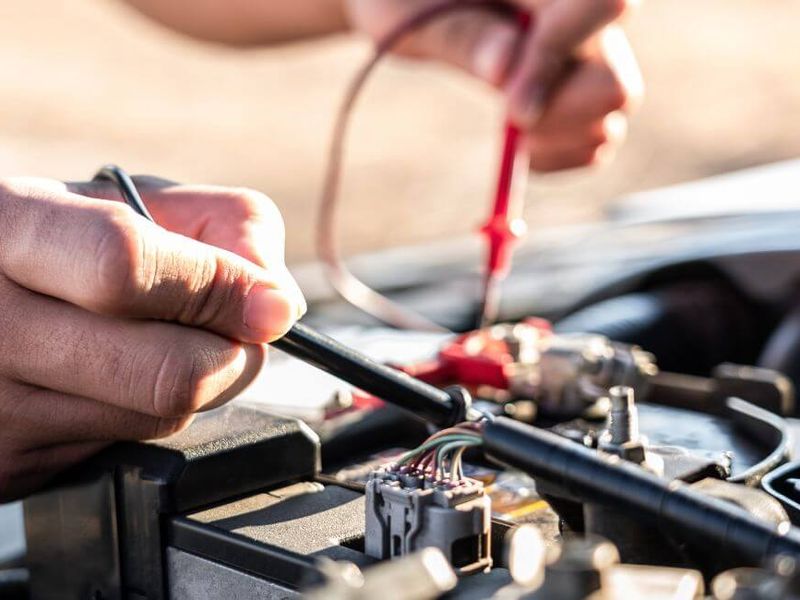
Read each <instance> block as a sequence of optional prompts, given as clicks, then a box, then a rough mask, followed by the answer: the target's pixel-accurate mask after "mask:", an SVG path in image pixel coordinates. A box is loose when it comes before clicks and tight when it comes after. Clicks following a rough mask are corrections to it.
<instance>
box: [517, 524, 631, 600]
mask: <svg viewBox="0 0 800 600" xmlns="http://www.w3.org/2000/svg"><path fill="white" fill-rule="evenodd" d="M617 563H619V553H618V552H617V549H616V548H615V547H614V544H612V543H610V542H607V541H605V540H602V539H597V538H590V537H583V538H577V537H567V538H566V539H565V540H564V541H563V542H562V543H561V544H557V545H555V546H551V547H550V548H549V549H548V556H547V558H546V560H545V568H544V582H543V583H542V585H541V587H539V588H538V589H537V590H536V591H535V592H533V593H532V594H530V595H527V596H525V598H526V599H530V600H545V599H547V598H563V600H583V599H584V598H588V597H590V596H592V594H594V593H595V592H597V591H599V590H600V589H601V588H602V587H603V575H604V574H605V573H606V572H607V571H608V569H609V568H610V567H611V566H612V565H615V564H617Z"/></svg>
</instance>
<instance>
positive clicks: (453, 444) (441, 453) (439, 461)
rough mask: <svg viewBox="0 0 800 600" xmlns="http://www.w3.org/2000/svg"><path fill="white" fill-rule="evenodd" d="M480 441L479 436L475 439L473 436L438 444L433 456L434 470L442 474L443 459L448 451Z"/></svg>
mask: <svg viewBox="0 0 800 600" xmlns="http://www.w3.org/2000/svg"><path fill="white" fill-rule="evenodd" d="M482 443H483V440H482V439H481V438H477V439H475V438H473V439H472V440H460V441H450V442H448V443H447V444H444V445H442V446H439V448H437V449H436V457H435V464H436V472H437V473H438V472H439V471H440V470H441V471H442V474H444V460H445V457H446V456H447V453H448V452H451V451H453V450H457V449H460V448H468V447H471V446H480V445H481V444H482Z"/></svg>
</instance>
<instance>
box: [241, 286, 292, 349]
mask: <svg viewBox="0 0 800 600" xmlns="http://www.w3.org/2000/svg"><path fill="white" fill-rule="evenodd" d="M300 310H301V309H300V307H299V306H298V305H297V301H296V300H295V299H294V298H293V297H292V295H291V294H289V293H287V292H284V291H283V290H276V289H273V288H269V287H266V286H263V285H256V286H254V287H253V289H252V290H250V293H249V294H248V295H247V299H246V300H245V307H244V324H245V325H246V326H247V327H249V328H250V329H252V330H253V331H256V332H258V333H259V334H261V335H264V336H265V337H267V338H269V339H270V340H271V339H275V338H278V337H280V336H282V335H283V334H284V333H286V332H287V331H289V328H290V327H291V326H292V325H293V324H294V322H295V321H296V320H297V318H298V315H299V314H301V313H300Z"/></svg>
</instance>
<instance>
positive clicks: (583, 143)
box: [525, 112, 628, 156]
mask: <svg viewBox="0 0 800 600" xmlns="http://www.w3.org/2000/svg"><path fill="white" fill-rule="evenodd" d="M627 130H628V120H627V118H626V116H625V115H624V114H623V113H620V112H613V113H610V114H608V115H605V116H604V117H602V118H599V119H595V120H593V121H588V122H574V121H567V122H561V123H560V124H559V127H558V128H555V127H553V128H552V129H547V130H540V129H539V128H534V130H533V131H531V132H529V133H528V135H527V136H526V138H525V145H526V148H527V151H528V152H529V153H530V154H531V155H534V156H535V155H538V154H542V153H544V154H547V153H553V152H559V151H562V150H570V149H573V148H584V147H589V146H603V145H606V144H614V145H616V144H620V143H621V142H622V141H623V140H624V139H625V136H626V134H627Z"/></svg>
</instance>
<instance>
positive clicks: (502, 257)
mask: <svg viewBox="0 0 800 600" xmlns="http://www.w3.org/2000/svg"><path fill="white" fill-rule="evenodd" d="M518 20H519V24H520V28H521V30H522V32H523V34H524V33H525V32H527V31H528V29H529V27H530V21H531V17H530V15H529V14H528V13H524V12H521V13H519V16H518ZM521 135H522V133H521V132H520V130H519V128H518V127H517V126H516V125H515V124H513V123H512V122H511V121H510V120H509V121H506V125H505V131H504V140H503V149H502V154H501V157H500V165H499V168H498V174H497V187H496V189H495V195H494V205H493V207H492V213H491V215H490V216H489V220H488V221H487V222H486V224H484V225H483V227H481V228H480V233H481V234H482V235H483V236H484V237H485V238H486V243H487V252H486V262H485V269H484V280H483V298H482V302H481V309H480V313H479V323H478V327H479V328H480V327H485V326H487V325H491V324H492V323H493V322H494V321H495V319H496V318H497V313H498V310H499V304H500V284H501V283H502V281H503V280H504V279H505V278H506V276H507V275H508V272H509V270H510V269H511V257H512V253H513V246H514V243H515V242H516V241H517V239H519V238H520V237H522V236H523V235H524V233H525V231H526V229H527V227H526V225H525V221H523V219H522V218H521V215H522V208H523V205H524V200H525V187H526V185H525V184H526V183H527V180H528V166H529V162H530V157H529V156H528V154H527V152H523V151H521V150H520V143H519V142H520V136H521Z"/></svg>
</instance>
